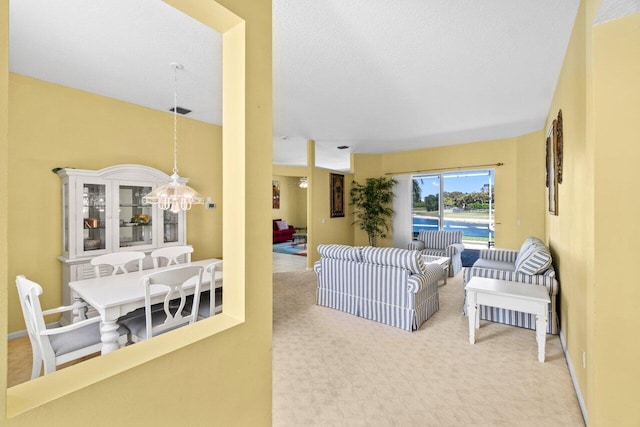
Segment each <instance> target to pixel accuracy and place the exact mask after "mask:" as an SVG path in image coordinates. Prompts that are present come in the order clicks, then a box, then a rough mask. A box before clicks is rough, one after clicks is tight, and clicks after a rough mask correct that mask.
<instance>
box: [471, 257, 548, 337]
mask: <svg viewBox="0 0 640 427" xmlns="http://www.w3.org/2000/svg"><path fill="white" fill-rule="evenodd" d="M474 276H477V277H488V278H492V279H499V280H508V281H510V282H518V283H528V284H533V285H540V286H546V287H547V290H548V291H549V298H550V299H551V303H550V304H549V324H548V326H547V333H548V334H554V335H555V334H558V331H559V329H560V328H559V324H558V321H559V319H558V316H557V310H556V299H557V294H558V290H559V287H560V285H559V284H558V281H557V280H556V278H555V276H556V274H555V270H554V269H553V266H549V269H548V270H547V271H545V273H544V274H535V275H529V274H524V273H521V272H513V271H503V270H493V269H487V268H477V267H470V268H465V269H464V276H463V278H464V284H465V285H466V284H467V283H468V282H469V280H471V278H472V277H474ZM462 309H463V313H464V315H465V316H466V315H467V304H466V293H465V301H464V303H463V307H462ZM479 311H480V318H481V319H484V320H489V321H492V322H497V323H504V324H507V325H512V326H519V327H521V328H527V329H535V328H536V319H535V315H533V314H528V313H521V312H518V311H513V310H505V309H502V308H495V307H485V306H480V310H479Z"/></svg>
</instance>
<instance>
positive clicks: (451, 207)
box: [412, 169, 495, 245]
mask: <svg viewBox="0 0 640 427" xmlns="http://www.w3.org/2000/svg"><path fill="white" fill-rule="evenodd" d="M412 213H413V234H414V236H415V235H417V234H418V232H419V231H420V230H458V231H462V233H463V239H464V240H465V241H467V242H478V243H486V244H488V245H491V244H492V243H493V240H494V234H493V233H494V227H493V225H494V215H495V211H494V191H493V170H492V169H489V170H477V171H460V172H448V173H439V174H429V175H417V176H414V177H413V209H412Z"/></svg>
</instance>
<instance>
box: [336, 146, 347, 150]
mask: <svg viewBox="0 0 640 427" xmlns="http://www.w3.org/2000/svg"><path fill="white" fill-rule="evenodd" d="M347 148H349V146H348V145H341V146H339V147H338V150H346V149H347Z"/></svg>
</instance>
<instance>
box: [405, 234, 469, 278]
mask: <svg viewBox="0 0 640 427" xmlns="http://www.w3.org/2000/svg"><path fill="white" fill-rule="evenodd" d="M408 248H409V249H410V250H417V251H421V252H422V255H433V256H440V257H443V256H446V257H449V258H451V265H450V266H449V277H453V276H455V275H456V273H458V272H459V271H460V270H461V269H462V258H461V257H460V255H461V254H462V251H464V244H462V231H448V230H439V231H420V232H419V233H418V237H416V238H415V239H414V240H412V241H411V242H409V247H408Z"/></svg>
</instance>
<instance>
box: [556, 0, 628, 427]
mask: <svg viewBox="0 0 640 427" xmlns="http://www.w3.org/2000/svg"><path fill="white" fill-rule="evenodd" d="M599 4H600V2H599V1H595V2H587V1H582V2H581V6H580V10H579V12H578V16H577V19H576V23H575V27H574V29H573V33H572V37H571V40H570V43H569V46H568V49H567V53H566V56H565V60H564V64H563V68H562V72H561V75H560V78H559V81H558V85H557V87H556V92H555V96H554V99H553V102H552V104H551V108H550V110H549V115H548V118H547V122H546V126H547V127H548V126H549V125H550V124H551V122H552V120H553V119H554V118H555V117H556V115H557V113H558V110H559V109H562V115H563V125H564V167H563V169H564V181H563V183H562V184H561V185H560V186H559V191H558V204H559V215H558V216H552V215H547V216H546V232H547V239H548V241H549V245H550V246H551V249H552V252H553V255H554V260H555V262H556V263H557V266H558V267H559V268H558V274H559V277H560V283H561V286H560V314H561V327H562V334H563V339H564V341H565V342H566V351H567V354H568V356H569V363H570V366H571V367H572V369H573V371H574V373H575V377H576V379H577V382H578V389H579V391H580V393H581V396H582V398H583V400H584V404H585V407H586V411H587V419H588V422H589V425H594V426H610V425H616V426H632V425H633V426H636V425H638V424H640V408H639V407H638V405H637V403H636V400H637V399H635V398H634V396H635V391H636V389H637V385H638V384H639V383H640V368H638V366H637V360H638V359H640V344H639V341H638V340H637V339H635V338H633V336H632V335H633V334H632V335H631V336H630V335H629V331H635V330H636V329H637V328H636V326H639V325H638V324H639V323H640V322H639V321H638V320H637V316H635V315H634V313H635V311H634V308H635V305H637V304H636V303H637V301H639V300H640V290H639V289H638V286H637V284H636V283H635V282H636V281H634V279H633V273H632V270H630V269H629V268H628V267H630V266H633V263H634V262H635V261H636V257H635V255H636V254H637V253H638V249H637V242H638V240H639V238H640V226H639V225H638V224H637V221H633V219H631V220H629V218H633V217H634V214H635V212H637V211H638V210H639V209H640V202H639V201H638V200H637V198H635V197H626V196H627V195H629V194H634V193H635V192H636V191H637V188H636V187H637V182H638V176H639V175H638V171H637V165H638V163H639V162H640V146H639V145H638V135H640V121H639V120H638V117H640V81H639V79H638V76H639V75H640V51H639V50H638V43H637V41H638V40H640V14H635V15H632V16H628V17H625V18H622V19H617V20H614V21H610V22H606V23H603V24H599V25H596V26H593V25H592V23H593V21H594V17H595V16H596V13H597V10H598V7H599ZM627 213H628V214H627ZM583 351H584V352H585V361H586V367H583V365H582V353H583Z"/></svg>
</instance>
